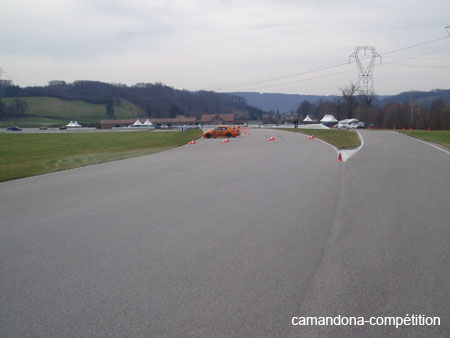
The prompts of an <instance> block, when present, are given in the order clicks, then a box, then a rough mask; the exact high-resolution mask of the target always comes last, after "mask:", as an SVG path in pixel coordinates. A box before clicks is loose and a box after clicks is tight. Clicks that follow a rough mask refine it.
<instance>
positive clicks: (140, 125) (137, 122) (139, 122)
mask: <svg viewBox="0 0 450 338" xmlns="http://www.w3.org/2000/svg"><path fill="white" fill-rule="evenodd" d="M142 126H143V124H142V122H141V121H139V119H136V122H134V123H133V127H142Z"/></svg>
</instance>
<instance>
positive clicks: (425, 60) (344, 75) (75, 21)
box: [0, 0, 450, 95]
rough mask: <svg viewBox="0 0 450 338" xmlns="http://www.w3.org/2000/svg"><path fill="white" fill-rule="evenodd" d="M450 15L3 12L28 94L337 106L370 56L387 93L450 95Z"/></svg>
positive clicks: (69, 8) (384, 7) (9, 72)
mask: <svg viewBox="0 0 450 338" xmlns="http://www.w3.org/2000/svg"><path fill="white" fill-rule="evenodd" d="M449 12H450V3H449V2H448V1H441V0H439V1H433V2H432V3H431V2H428V3H427V2H423V1H417V0H413V1H396V2H393V1H384V0H383V1H374V2H370V3H364V4H361V3H360V2H358V1H354V0H345V1H340V2H339V3H338V4H337V3H335V2H332V1H330V0H320V1H312V0H306V1H294V0H282V1H279V0H278V1H275V0H262V1H256V0H246V1H239V2H237V1H233V0H223V1H220V0H215V1H205V0H197V1H180V0H171V1H162V0H161V1H159V0H149V1H145V0H131V1H127V2H122V1H119V0H109V1H106V0H92V1H89V0H79V1H75V0H60V1H56V0H42V1H33V0H28V1H26V0H17V1H14V2H9V3H5V4H3V6H2V11H1V13H0V19H1V20H0V52H1V58H0V68H2V69H3V70H4V71H5V73H4V74H3V76H2V79H10V80H12V81H13V82H14V83H15V84H18V85H20V86H33V85H46V84H47V83H48V81H51V80H64V81H66V82H73V81H75V80H96V81H103V82H111V83H124V84H127V85H132V84H135V83H140V82H146V83H155V82H161V83H164V84H166V85H169V86H172V87H175V88H177V89H187V90H199V89H203V90H215V91H255V92H278V93H291V94H318V95H334V94H337V93H338V91H339V88H342V87H343V86H345V85H347V84H348V83H350V82H357V80H358V72H357V68H356V65H355V63H348V61H349V56H350V54H352V53H353V51H354V48H355V46H359V45H368V46H374V47H375V48H376V50H377V52H378V53H379V54H380V55H381V64H380V62H379V61H380V60H379V59H377V65H376V67H375V69H374V76H373V77H374V86H375V91H376V92H377V93H378V94H381V95H386V94H396V93H399V92H402V91H408V90H431V89H437V88H441V89H449V88H450V85H449V81H448V78H450V76H449V75H450V36H449V34H448V32H447V31H446V29H445V27H446V26H448V25H450V18H449V17H448V13H449ZM433 40H436V41H433ZM424 42H427V43H424ZM422 43H423V44H422ZM417 44H422V45H420V46H415V45H417ZM412 46H415V47H412ZM404 47H411V48H407V49H404V50H401V51H397V52H393V51H396V50H398V49H402V48H404ZM391 52H392V53H391ZM366 62H367V61H366Z"/></svg>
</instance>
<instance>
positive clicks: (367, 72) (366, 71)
mask: <svg viewBox="0 0 450 338" xmlns="http://www.w3.org/2000/svg"><path fill="white" fill-rule="evenodd" d="M368 54H369V55H368ZM367 58H369V62H368V63H366V64H364V63H363V62H362V61H363V60H365V59H367ZM377 58H379V59H380V63H381V55H380V54H378V53H377V52H376V50H375V47H369V46H356V47H355V51H354V52H353V54H351V55H350V56H349V62H351V60H352V59H355V61H356V66H357V68H358V74H359V79H358V85H359V92H360V94H361V95H367V96H371V95H373V94H374V87H373V68H374V66H375V61H376V59H377Z"/></svg>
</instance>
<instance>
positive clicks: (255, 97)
mask: <svg viewBox="0 0 450 338" xmlns="http://www.w3.org/2000/svg"><path fill="white" fill-rule="evenodd" d="M232 94H233V95H237V96H240V97H242V98H244V99H245V100H246V101H247V103H248V104H249V105H252V106H255V107H257V108H260V109H262V110H265V111H273V112H276V111H277V110H278V111H279V112H280V113H281V114H282V113H286V112H293V111H294V112H295V111H296V110H297V108H298V106H299V105H300V103H301V102H302V101H305V100H308V101H309V102H311V103H313V104H314V103H317V102H319V101H320V100H322V99H328V100H332V99H333V98H335V97H336V96H332V95H331V96H321V95H299V94H281V93H253V92H234V93H232Z"/></svg>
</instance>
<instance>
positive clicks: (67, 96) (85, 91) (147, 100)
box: [0, 80, 263, 120]
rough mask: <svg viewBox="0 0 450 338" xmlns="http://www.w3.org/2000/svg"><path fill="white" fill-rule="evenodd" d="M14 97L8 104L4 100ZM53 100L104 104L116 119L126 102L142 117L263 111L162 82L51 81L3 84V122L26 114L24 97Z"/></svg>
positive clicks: (244, 115) (248, 115)
mask: <svg viewBox="0 0 450 338" xmlns="http://www.w3.org/2000/svg"><path fill="white" fill-rule="evenodd" d="M2 97H3V98H8V97H14V98H15V100H14V102H12V103H10V104H8V105H6V104H5V103H4V102H2V100H1V98H2ZM25 97H26V98H29V97H51V98H57V99H61V100H65V101H79V100H81V101H85V102H88V103H92V104H97V105H104V113H105V118H113V117H115V109H116V108H115V107H118V106H120V105H121V102H122V101H123V100H126V101H128V102H131V103H132V104H134V105H136V106H137V107H139V108H140V111H139V112H138V114H137V115H138V116H140V117H154V118H159V117H175V116H176V115H185V116H189V117H197V118H200V116H201V114H208V113H209V114H222V113H232V114H235V116H236V118H237V119H242V120H246V119H250V120H251V119H256V118H257V116H258V114H261V113H262V112H263V111H262V110H261V109H258V108H255V107H253V106H250V105H248V104H247V102H246V100H245V99H244V98H242V97H240V96H237V95H233V94H221V93H214V92H210V91H197V92H191V91H188V90H178V89H174V88H172V87H169V86H166V85H164V84H161V83H155V84H152V83H138V84H135V85H133V86H127V85H124V84H111V83H104V82H99V81H75V82H73V83H66V82H64V81H50V82H49V84H48V85H47V86H37V87H24V88H22V87H20V86H17V85H14V84H13V83H12V82H11V81H8V80H2V81H0V119H1V118H10V117H17V116H25V115H26V114H27V108H28V107H27V104H26V101H25V100H21V98H25Z"/></svg>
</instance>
